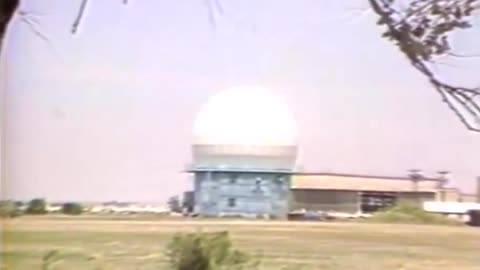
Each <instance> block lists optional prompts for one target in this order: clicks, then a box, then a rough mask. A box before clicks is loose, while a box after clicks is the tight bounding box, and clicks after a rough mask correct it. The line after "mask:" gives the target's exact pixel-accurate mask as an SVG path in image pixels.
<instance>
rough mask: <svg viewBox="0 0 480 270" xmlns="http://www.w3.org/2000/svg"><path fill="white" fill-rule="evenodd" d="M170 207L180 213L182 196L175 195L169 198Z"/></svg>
mask: <svg viewBox="0 0 480 270" xmlns="http://www.w3.org/2000/svg"><path fill="white" fill-rule="evenodd" d="M167 204H168V208H169V209H170V211H172V212H176V213H180V212H182V205H181V202H180V198H179V197H178V196H173V197H170V198H169V199H168V202H167Z"/></svg>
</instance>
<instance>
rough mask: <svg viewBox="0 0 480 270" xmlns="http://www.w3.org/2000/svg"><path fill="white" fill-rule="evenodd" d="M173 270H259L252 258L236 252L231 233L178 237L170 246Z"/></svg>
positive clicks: (175, 237)
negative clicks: (229, 234) (230, 236)
mask: <svg viewBox="0 0 480 270" xmlns="http://www.w3.org/2000/svg"><path fill="white" fill-rule="evenodd" d="M166 255H167V257H168V259H169V262H170V266H171V269H173V270H220V269H229V270H230V269H237V270H241V269H249V270H250V269H257V267H258V262H255V261H254V260H253V259H252V258H250V256H249V255H247V254H246V253H243V252H241V251H238V250H234V249H233V247H232V243H231V240H230V238H229V236H228V232H218V233H188V234H176V235H175V236H174V237H173V239H172V240H171V242H170V243H169V244H168V246H167V254H166Z"/></svg>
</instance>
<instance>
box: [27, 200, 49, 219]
mask: <svg viewBox="0 0 480 270" xmlns="http://www.w3.org/2000/svg"><path fill="white" fill-rule="evenodd" d="M27 213H28V214H32V215H43V214H46V213H47V202H46V201H45V200H44V199H33V200H31V201H30V202H29V203H28V206H27Z"/></svg>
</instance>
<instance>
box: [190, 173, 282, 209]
mask: <svg viewBox="0 0 480 270" xmlns="http://www.w3.org/2000/svg"><path fill="white" fill-rule="evenodd" d="M288 202H289V176H288V175H286V174H278V173H234V172H198V173H196V174H195V212H197V213H199V214H200V215H206V216H218V215H221V214H238V215H246V214H247V215H248V214H251V215H263V214H268V215H271V216H276V217H284V216H286V214H287V213H288Z"/></svg>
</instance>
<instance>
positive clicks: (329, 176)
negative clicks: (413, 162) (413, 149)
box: [291, 173, 440, 192]
mask: <svg viewBox="0 0 480 270" xmlns="http://www.w3.org/2000/svg"><path fill="white" fill-rule="evenodd" d="M439 184H440V180H439V179H436V178H423V179H421V180H420V181H419V182H418V183H417V188H415V185H414V183H413V182H412V180H411V179H410V178H408V177H392V176H376V175H358V174H336V173H300V174H295V175H293V176H292V184H291V188H292V189H318V190H326V189H331V190H358V191H382V192H414V191H415V190H417V192H436V191H437V190H438V189H439Z"/></svg>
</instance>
